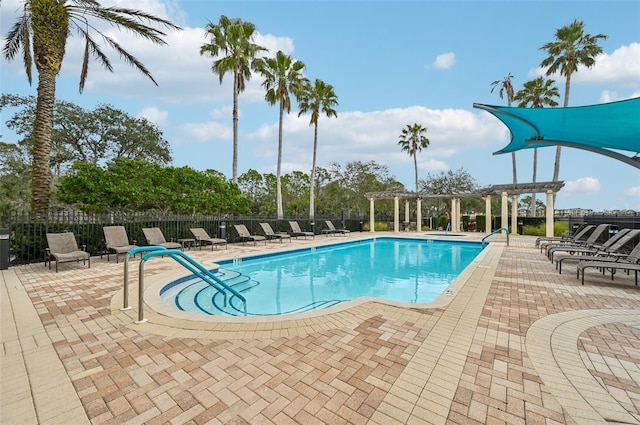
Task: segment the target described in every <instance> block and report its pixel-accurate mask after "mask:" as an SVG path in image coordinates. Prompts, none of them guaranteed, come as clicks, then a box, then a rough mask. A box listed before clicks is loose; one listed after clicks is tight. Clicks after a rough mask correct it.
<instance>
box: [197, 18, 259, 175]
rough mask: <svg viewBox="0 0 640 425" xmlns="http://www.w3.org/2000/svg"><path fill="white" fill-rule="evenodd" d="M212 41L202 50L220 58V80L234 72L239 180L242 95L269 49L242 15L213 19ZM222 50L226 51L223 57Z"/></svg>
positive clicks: (215, 69) (208, 32) (216, 67)
mask: <svg viewBox="0 0 640 425" xmlns="http://www.w3.org/2000/svg"><path fill="white" fill-rule="evenodd" d="M205 30H206V36H207V37H209V38H210V40H211V41H210V43H208V44H204V45H202V46H201V47H200V54H201V55H204V54H208V55H209V56H211V57H213V58H216V60H214V62H213V65H212V66H211V70H212V71H213V73H214V74H216V75H218V77H219V79H220V84H222V78H223V77H224V74H226V73H227V72H231V73H233V174H232V178H231V180H232V181H233V183H236V184H237V183H238V95H239V94H240V93H242V92H243V91H244V90H245V88H246V84H245V83H246V81H249V80H250V79H251V69H252V67H253V62H254V60H255V58H256V55H257V54H258V53H259V52H261V51H265V50H267V49H265V48H264V47H262V46H260V45H258V44H255V43H254V42H253V39H254V37H255V31H256V27H255V25H253V24H252V23H250V22H243V21H242V20H241V19H229V18H227V17H226V16H224V15H222V16H220V21H219V23H218V25H215V24H213V23H211V22H209V23H208V24H207V26H206V28H205ZM220 54H222V55H224V56H222V57H220Z"/></svg>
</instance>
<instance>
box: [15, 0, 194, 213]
mask: <svg viewBox="0 0 640 425" xmlns="http://www.w3.org/2000/svg"><path fill="white" fill-rule="evenodd" d="M92 20H96V21H103V22H106V23H108V24H111V25H113V26H116V27H118V28H119V29H124V30H127V31H130V32H132V33H133V34H135V35H137V36H139V37H142V38H145V39H147V40H149V41H151V42H152V43H154V44H160V45H162V44H166V42H165V41H164V40H163V39H162V36H165V35H166V34H165V33H164V32H162V31H160V30H159V29H156V28H154V27H152V26H151V25H158V26H160V27H163V28H168V29H173V30H180V29H181V28H180V27H178V26H176V25H174V24H172V23H171V22H169V21H167V20H165V19H161V18H158V17H156V16H154V15H151V14H149V13H146V12H142V11H139V10H134V9H128V8H123V7H102V6H101V5H100V3H99V2H98V1H96V0H67V1H60V0H24V8H23V14H22V16H20V17H19V18H18V21H17V22H16V23H15V24H14V25H13V27H11V30H9V33H8V34H7V36H6V42H5V45H4V48H3V54H4V57H5V59H6V60H8V61H11V60H13V59H14V58H15V57H16V55H17V54H18V53H19V52H20V53H21V56H22V60H23V62H24V66H25V71H26V74H27V79H28V80H29V84H31V83H32V69H31V66H32V64H33V63H34V62H35V65H36V69H37V71H38V98H37V102H36V116H35V123H34V146H33V152H32V155H33V163H32V166H33V171H32V178H31V210H32V212H33V213H34V214H35V215H36V216H38V217H42V216H43V215H44V214H45V212H46V210H47V208H48V207H49V189H50V184H51V174H50V169H49V154H50V151H51V136H52V132H53V107H54V103H55V94H56V78H57V76H58V74H59V73H60V69H61V68H62V62H63V59H64V54H65V48H66V44H67V39H68V38H69V36H70V34H71V33H72V32H76V33H77V34H79V35H80V37H82V38H83V39H84V55H83V59H82V68H81V71H80V85H79V90H80V93H82V91H83V89H84V85H85V82H86V79H87V74H88V71H89V58H90V57H91V56H93V57H94V58H96V59H97V60H98V62H100V63H101V65H102V66H103V67H105V68H106V69H107V70H109V71H111V72H113V67H112V65H111V62H110V61H109V59H108V57H107V56H106V55H105V53H104V52H103V51H102V46H101V45H100V44H99V43H98V40H96V37H95V36H97V38H98V39H102V41H103V42H104V43H105V44H106V45H108V46H109V47H111V48H112V49H114V50H115V51H116V52H118V55H119V56H120V57H121V58H122V59H123V60H124V61H125V62H126V63H128V64H129V65H131V66H133V67H134V68H137V69H138V70H139V71H140V72H141V73H142V74H143V75H145V76H146V77H148V78H149V79H150V80H151V81H152V82H153V83H154V84H156V85H157V83H156V81H155V80H154V79H153V77H152V76H151V73H150V72H149V70H148V69H147V68H146V67H145V66H144V65H143V64H142V63H141V62H140V61H139V60H138V59H136V58H135V57H134V56H132V55H131V54H130V53H129V52H127V51H126V50H125V49H124V48H123V47H122V46H121V45H120V44H118V42H117V41H116V40H115V39H113V38H111V37H109V36H108V35H107V34H105V33H103V32H102V31H100V30H99V29H97V28H98V26H97V25H96V23H95V22H92ZM72 30H73V31H72ZM92 33H93V34H92Z"/></svg>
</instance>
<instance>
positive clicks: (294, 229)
mask: <svg viewBox="0 0 640 425" xmlns="http://www.w3.org/2000/svg"><path fill="white" fill-rule="evenodd" d="M289 226H290V227H291V236H293V237H294V238H296V239H297V238H298V236H304V238H305V239H307V236H311V237H312V238H314V239H315V237H316V235H315V233H313V232H303V231H302V230H300V225H299V224H298V222H297V221H290V222H289Z"/></svg>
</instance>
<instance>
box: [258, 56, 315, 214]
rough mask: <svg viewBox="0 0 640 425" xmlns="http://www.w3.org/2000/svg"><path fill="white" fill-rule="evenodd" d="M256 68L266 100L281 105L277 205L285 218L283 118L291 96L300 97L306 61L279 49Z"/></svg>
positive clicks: (288, 108) (289, 104)
mask: <svg viewBox="0 0 640 425" xmlns="http://www.w3.org/2000/svg"><path fill="white" fill-rule="evenodd" d="M255 67H256V70H257V71H258V72H259V73H260V74H262V76H263V77H264V82H263V83H262V87H264V88H265V90H266V94H265V96H264V98H265V100H266V101H267V103H269V105H275V104H276V103H277V104H278V105H279V108H280V114H279V117H278V167H277V170H276V206H277V213H278V218H279V219H282V218H284V213H283V210H282V183H281V181H280V171H281V165H282V120H283V117H284V113H285V111H286V112H287V114H288V113H289V112H291V96H290V93H291V94H293V95H294V96H295V97H296V99H297V98H299V97H300V93H301V90H302V86H303V82H304V80H305V78H304V76H303V75H302V71H303V70H304V63H302V62H300V61H298V60H294V59H293V58H292V57H291V56H288V55H286V54H284V53H283V52H282V50H279V51H278V53H276V56H275V57H273V58H260V59H258V60H257V61H256V63H255Z"/></svg>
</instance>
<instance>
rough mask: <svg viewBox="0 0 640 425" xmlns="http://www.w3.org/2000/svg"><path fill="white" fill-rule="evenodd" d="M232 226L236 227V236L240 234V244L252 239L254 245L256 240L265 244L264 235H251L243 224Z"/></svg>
mask: <svg viewBox="0 0 640 425" xmlns="http://www.w3.org/2000/svg"><path fill="white" fill-rule="evenodd" d="M233 227H235V228H236V232H238V236H240V239H241V240H242V245H244V243H245V242H246V241H253V245H254V246H255V244H256V243H257V241H264V244H265V245H266V244H267V238H265V237H264V236H259V235H252V234H251V233H249V229H247V226H245V225H244V224H234V225H233Z"/></svg>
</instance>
